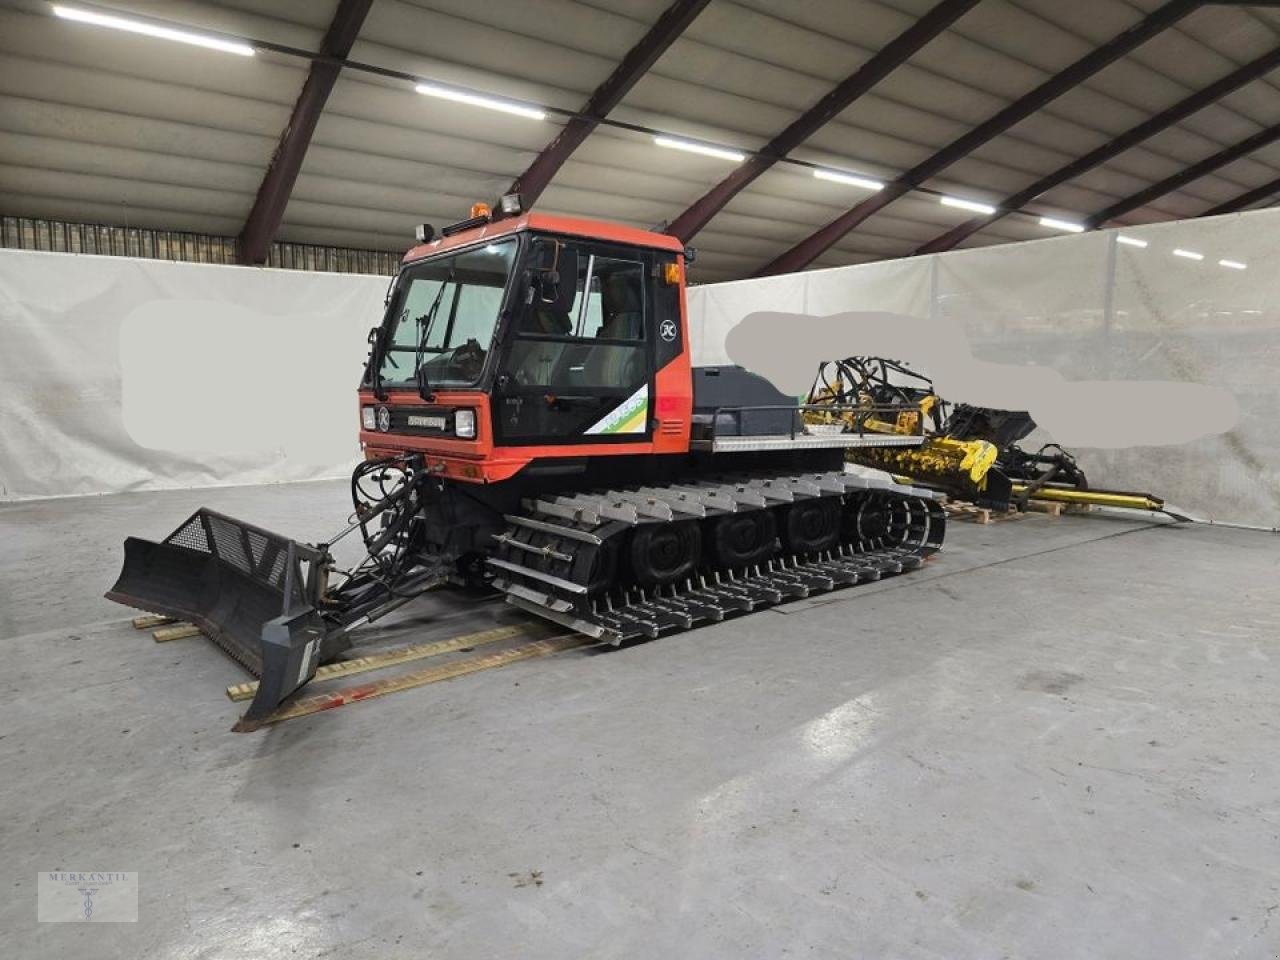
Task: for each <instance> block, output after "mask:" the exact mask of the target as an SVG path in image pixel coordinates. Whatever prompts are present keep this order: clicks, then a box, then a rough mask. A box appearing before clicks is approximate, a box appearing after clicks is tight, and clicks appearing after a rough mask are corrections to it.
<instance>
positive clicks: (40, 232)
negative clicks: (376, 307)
mask: <svg viewBox="0 0 1280 960" xmlns="http://www.w3.org/2000/svg"><path fill="white" fill-rule="evenodd" d="M0 247H9V248H12V249H18V250H42V251H46V252H50V253H92V254H98V255H99V256H111V257H143V258H146V259H150V260H183V261H187V262H189V263H225V264H234V263H236V262H238V261H237V252H238V249H237V248H238V241H237V240H236V238H235V237H217V236H211V235H210V234H207V233H188V232H185V231H181V230H153V229H151V228H149V227H119V226H108V225H106V224H101V223H71V222H69V221H66V220H42V219H37V218H33V217H0ZM399 263H400V254H399V253H391V252H388V251H386V250H353V249H349V248H346V247H328V246H320V245H316V244H310V243H282V242H276V243H273V244H272V245H271V252H270V254H269V255H268V257H267V263H266V265H267V266H269V267H283V268H284V269H286V270H323V271H327V272H330V273H374V274H381V275H383V276H391V275H392V274H394V273H395V272H396V270H397V269H398V267H399Z"/></svg>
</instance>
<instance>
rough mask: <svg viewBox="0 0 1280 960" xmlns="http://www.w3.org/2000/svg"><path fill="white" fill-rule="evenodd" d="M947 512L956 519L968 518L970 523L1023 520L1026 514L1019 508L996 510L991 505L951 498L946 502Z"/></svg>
mask: <svg viewBox="0 0 1280 960" xmlns="http://www.w3.org/2000/svg"><path fill="white" fill-rule="evenodd" d="M945 506H946V510H947V513H948V514H949V515H950V516H951V517H952V518H953V519H956V520H967V521H969V522H970V523H981V524H988V523H998V522H1000V521H1002V520H1021V519H1022V518H1023V517H1024V516H1026V514H1024V513H1019V512H1018V511H1017V510H994V509H992V508H991V507H979V506H976V505H975V504H972V503H963V502H957V501H952V500H949V501H947V503H946V504H945Z"/></svg>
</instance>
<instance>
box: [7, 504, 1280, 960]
mask: <svg viewBox="0 0 1280 960" xmlns="http://www.w3.org/2000/svg"><path fill="white" fill-rule="evenodd" d="M343 497H344V491H343V485H341V484H306V485H295V486H290V487H283V486H282V487H270V488H245V489H234V490H233V489H227V490H214V491H199V492H193V493H185V492H184V493H160V494H156V493H152V494H129V495H122V496H115V497H103V498H96V499H78V500H62V501H48V502H43V503H35V504H22V505H8V506H2V507H0V534H2V535H0V591H2V592H0V637H2V638H3V639H2V640H0V642H2V643H3V650H4V653H5V654H6V659H5V663H6V665H7V666H6V669H5V671H4V673H3V678H2V679H0V770H3V772H4V775H3V777H2V778H0V849H3V851H4V864H5V867H6V868H7V872H8V876H7V878H6V880H7V885H8V889H9V891H10V894H9V896H7V897H5V898H3V900H2V901H0V956H3V957H6V958H7V957H14V958H28V957H46V956H65V957H90V956H92V957H95V958H98V957H128V958H135V957H165V958H171V957H172V958H206V957H207V958H218V960H224V958H236V957H246V958H249V957H251V958H255V960H260V958H268V957H277V956H279V957H341V958H344V960H345V958H357V957H378V958H398V957H406V958H407V957H415V958H418V957H424V956H432V957H460V958H472V957H489V956H492V957H515V956H519V957H522V958H542V957H547V958H556V960H563V958H566V957H583V956H591V957H620V958H621V957H628V958H629V957H641V956H643V957H657V956H672V957H697V958H714V957H726V958H735V960H736V958H742V957H781V956H822V957H839V958H847V957H851V956H858V957H893V958H947V960H954V958H968V957H982V958H988V957H990V958H1000V957H1020V958H1021V957H1027V958H1037V960H1044V958H1077V957H1089V958H1094V957H1125V958H1145V957H1152V958H1161V960H1168V958H1181V957H1188V958H1190V957H1195V958H1206V957H1213V958H1225V957H1245V958H1262V957H1271V958H1273V957H1276V956H1278V955H1280V952H1278V951H1280V764H1278V763H1277V757H1278V756H1280V749H1278V747H1277V733H1280V696H1278V695H1277V690H1280V585H1278V584H1280V580H1278V579H1277V574H1280V539H1277V538H1274V537H1268V536H1266V535H1262V534H1251V533H1242V532H1231V531H1224V530H1214V529H1204V528H1198V529H1186V528H1181V529H1170V528H1162V527H1151V526H1149V525H1147V524H1144V523H1139V522H1133V521H1120V520H1115V519H1113V518H1104V517H1064V518H1060V519H1054V518H1048V517H1043V516H1032V517H1029V518H1025V519H1022V520H1017V521H1010V522H1005V523H999V524H994V525H991V526H986V527H982V526H975V525H972V524H968V523H953V524H952V526H951V529H950V531H949V535H948V541H947V549H946V550H945V552H944V553H943V555H941V556H940V557H939V558H938V559H937V560H936V561H935V562H933V563H931V564H930V565H929V567H928V568H927V570H926V571H924V572H922V573H918V574H915V575H912V576H911V577H907V578H900V579H897V580H894V581H887V582H885V583H883V584H877V585H873V586H868V587H858V588H855V589H853V590H849V591H844V592H841V593H837V594H831V595H827V596H824V597H821V598H816V599H814V600H810V601H803V602H800V603H797V604H792V605H789V606H787V607H783V608H780V609H777V610H775V611H770V612H766V613H760V614H757V615H755V616H754V617H751V618H747V619H741V620H736V621H732V622H729V623H725V624H721V625H718V626H714V627H709V628H704V629H702V630H698V631H696V632H693V633H688V634H684V635H681V636H676V637H671V638H667V639H663V640H660V641H658V642H656V643H651V644H645V645H640V646H637V647H633V648H629V649H626V650H622V651H617V652H612V653H607V654H596V653H592V652H589V651H570V652H567V653H564V654H561V655H559V656H557V657H555V658H552V659H546V660H538V661H531V662H526V663H520V664H516V665H515V666H512V667H508V668H506V669H503V670H500V671H493V672H489V673H483V674H477V675H474V676H471V677H466V678H463V679H460V680H455V681H451V682H449V683H443V684H438V685H435V686H431V687H427V688H424V689H420V690H414V691H408V692H403V693H398V694H395V695H394V696H391V697H387V698H383V699H380V700H375V701H370V702H366V703H358V704H354V705H352V706H349V707H346V708H343V709H341V710H336V711H330V712H327V713H323V714H320V715H318V716H314V717H310V718H306V719H303V720H297V721H291V722H289V723H285V724H283V725H280V726H278V727H274V728H271V729H269V730H267V731H264V732H260V733H258V734H252V735H233V734H231V733H229V732H228V728H229V727H230V726H231V723H232V722H233V720H234V717H235V715H236V709H235V707H234V706H233V705H232V704H230V703H229V702H227V701H226V700H225V699H224V697H223V695H222V688H223V686H224V685H225V684H227V683H229V682H234V681H237V680H239V679H241V674H240V672H239V670H238V668H237V667H235V666H234V665H233V664H232V663H231V662H230V661H228V660H227V659H226V658H225V657H224V656H222V655H221V654H220V653H219V652H218V651H216V650H215V649H213V648H212V647H211V646H210V645H209V644H208V643H206V642H204V641H200V640H192V641H181V642H177V643H173V644H169V645H166V646H157V645H155V644H153V643H152V642H151V641H150V639H149V638H148V637H147V636H146V635H145V634H140V633H138V632H136V631H134V630H132V629H131V628H130V626H129V624H128V619H127V618H128V616H129V614H128V612H127V611H125V610H123V609H121V608H118V607H115V606H114V605H112V604H109V603H107V602H106V601H103V600H101V599H99V598H100V595H101V593H102V591H103V590H104V589H105V588H106V587H107V586H108V585H109V583H110V581H111V580H112V579H113V577H114V574H115V571H116V568H117V566H118V562H119V541H120V540H121V539H122V537H123V536H124V535H125V534H126V533H137V534H140V535H147V536H160V535H163V534H164V533H167V532H168V531H169V529H171V528H172V527H173V526H175V525H176V524H177V523H178V521H180V520H181V519H182V518H183V516H184V515H185V513H186V512H187V511H189V510H190V509H192V508H194V507H195V506H196V505H198V504H200V503H206V502H207V503H209V504H210V505H211V506H216V507H219V508H221V509H223V510H225V511H227V512H229V513H232V514H233V515H236V514H238V515H241V516H244V517H245V518H246V519H255V520H258V521H259V522H262V523H264V525H266V526H269V527H273V528H276V529H280V530H281V531H282V532H286V533H290V534H292V535H296V536H300V537H306V538H316V537H320V536H323V535H325V534H327V533H329V532H331V528H332V527H333V526H335V525H336V524H335V523H334V522H332V521H336V520H337V518H339V517H340V515H341V513H342V510H343V507H342V503H343ZM328 518H332V520H331V519H328ZM510 615H511V614H510V613H509V612H503V613H502V614H501V616H510ZM501 616H500V615H499V614H495V612H494V610H493V606H492V605H487V606H486V605H476V606H474V608H471V609H468V608H467V607H466V606H460V605H459V603H458V602H457V601H445V600H436V601H433V602H432V603H430V604H423V605H422V606H420V607H419V608H418V609H417V610H416V611H414V612H413V613H411V614H408V615H407V616H406V617H405V618H404V619H403V620H401V621H400V622H399V623H398V624H394V625H392V626H391V627H389V628H387V629H386V630H385V631H384V634H385V635H389V636H394V637H398V638H399V639H400V640H403V639H404V638H405V637H406V636H412V637H414V638H417V637H420V636H430V635H434V634H448V633H454V632H459V631H460V630H462V629H466V628H468V627H469V626H470V625H471V624H472V623H476V624H477V625H483V624H485V623H488V622H491V621H492V620H493V619H495V618H499V619H500V618H501ZM384 638H385V636H384ZM55 869H78V870H136V871H139V872H140V874H141V890H142V892H141V918H140V921H139V922H138V923H137V924H113V925H111V926H107V927H101V928H98V930H97V932H96V933H94V932H93V931H91V930H88V929H85V928H84V927H79V926H76V925H72V924H38V923H36V921H35V916H36V913H35V910H36V907H35V884H34V880H35V875H36V874H37V872H39V871H47V870H55Z"/></svg>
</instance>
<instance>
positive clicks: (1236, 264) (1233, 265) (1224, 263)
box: [1218, 260, 1249, 270]
mask: <svg viewBox="0 0 1280 960" xmlns="http://www.w3.org/2000/svg"><path fill="white" fill-rule="evenodd" d="M1218 266H1220V267H1226V268H1227V269H1228V270H1247V269H1249V265H1248V264H1247V263H1241V262H1240V261H1239V260H1219V261H1218Z"/></svg>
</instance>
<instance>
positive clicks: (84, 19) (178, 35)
mask: <svg viewBox="0 0 1280 960" xmlns="http://www.w3.org/2000/svg"><path fill="white" fill-rule="evenodd" d="M53 15H54V16H55V17H59V18H60V19H62V20H74V21H75V22H76V23H89V24H93V25H94V26H95V27H108V28H110V29H112V30H124V31H125V32H126V33H140V34H142V35H143V36H146V37H158V38H160V39H161V40H173V41H176V42H177V43H189V44H191V45H192V46H196V47H206V48H208V49H210V50H221V51H222V52H223V53H234V54H236V55H238V56H241V57H252V56H253V47H251V46H249V45H248V44H247V43H241V42H239V41H236V40H224V39H223V38H221V37H216V36H212V35H210V34H204V33H191V32H189V31H187V30H177V29H174V28H173V27H165V26H161V25H160V24H158V23H148V22H147V21H145V20H133V19H131V18H129V17H117V16H112V15H111V14H106V13H98V12H96V11H94V10H83V9H81V8H79V7H66V6H63V5H62V4H58V3H55V4H54V5H53Z"/></svg>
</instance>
